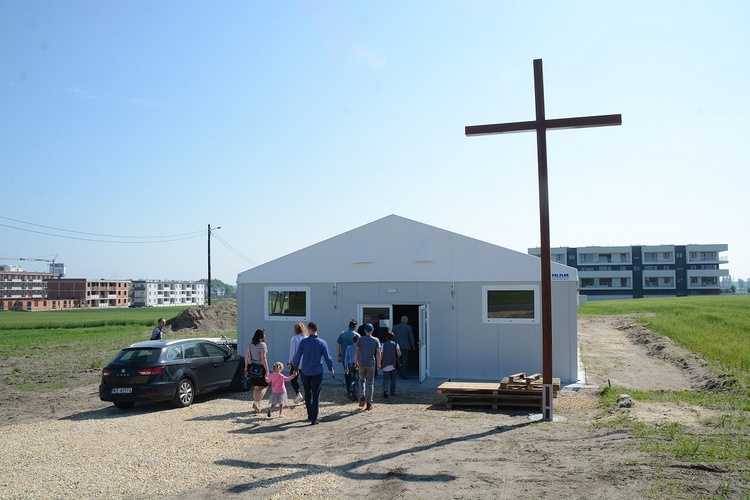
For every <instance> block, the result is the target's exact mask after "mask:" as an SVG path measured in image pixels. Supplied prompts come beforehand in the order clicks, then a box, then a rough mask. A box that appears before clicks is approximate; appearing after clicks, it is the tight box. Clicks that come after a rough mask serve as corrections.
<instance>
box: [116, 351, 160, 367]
mask: <svg viewBox="0 0 750 500" xmlns="http://www.w3.org/2000/svg"><path fill="white" fill-rule="evenodd" d="M160 354H161V349H123V350H122V351H120V352H119V353H118V354H117V356H115V359H113V360H112V362H113V363H120V364H129V365H147V364H151V363H156V362H157V361H159V355H160Z"/></svg>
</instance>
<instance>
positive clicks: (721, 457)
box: [579, 295, 750, 498]
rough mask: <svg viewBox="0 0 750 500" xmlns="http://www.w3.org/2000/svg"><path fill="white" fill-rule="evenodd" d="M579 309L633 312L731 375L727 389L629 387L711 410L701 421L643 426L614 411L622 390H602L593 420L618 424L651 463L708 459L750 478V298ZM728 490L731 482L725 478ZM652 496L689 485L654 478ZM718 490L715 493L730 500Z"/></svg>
mask: <svg viewBox="0 0 750 500" xmlns="http://www.w3.org/2000/svg"><path fill="white" fill-rule="evenodd" d="M579 314H591V315H596V314H599V315H621V314H627V315H633V318H634V320H635V321H637V322H639V323H641V324H643V325H644V326H646V327H648V328H649V329H651V330H653V331H655V332H657V333H661V334H663V335H666V336H667V337H669V338H671V339H672V340H674V341H675V342H677V343H678V344H680V345H682V346H683V347H685V348H686V349H688V350H690V351H692V352H694V353H696V354H700V355H701V356H702V357H703V358H704V359H705V360H707V361H708V362H709V363H710V365H711V366H712V368H713V369H714V370H715V371H716V372H717V373H726V374H729V375H730V377H731V379H730V381H731V382H732V383H731V384H730V386H731V388H732V389H731V390H727V391H638V390H632V389H628V391H627V392H628V394H629V395H630V396H631V397H632V398H633V399H634V400H636V401H641V402H648V403H681V404H686V405H691V406H697V407H703V408H709V409H711V410H714V411H715V412H716V416H715V417H712V418H707V419H705V420H703V421H702V422H701V425H700V426H699V427H692V426H686V425H684V424H681V423H679V422H670V423H667V424H647V423H644V422H641V421H638V420H636V419H633V418H631V417H629V416H628V415H627V414H623V413H618V412H614V411H613V409H614V408H615V407H616V405H617V398H618V396H619V395H620V394H621V393H622V392H623V389H622V388H618V387H611V388H607V389H606V390H604V391H603V392H602V396H601V407H602V409H603V410H604V411H605V412H607V413H606V414H613V415H617V417H615V418H612V419H607V418H602V419H601V420H599V421H598V422H597V424H595V425H598V426H605V427H609V428H612V429H618V430H624V431H626V432H628V434H630V435H631V436H633V437H634V438H635V440H636V442H637V443H638V447H639V449H640V450H641V451H643V452H646V453H647V454H648V455H649V456H650V457H652V460H653V463H654V464H655V466H657V467H662V466H664V465H663V464H668V463H672V462H675V463H688V464H713V465H715V466H718V467H719V470H721V469H722V468H724V469H726V470H734V471H738V472H739V473H740V476H741V477H742V480H743V482H745V483H747V482H748V481H750V391H749V390H748V388H749V387H750V296H747V295H744V296H723V295H722V296H717V297H700V298H699V297H695V298H686V297H680V298H664V299H639V300H621V301H600V302H589V304H588V305H586V306H585V307H581V308H580V309H579ZM726 490H727V491H730V487H729V485H728V484H727V488H726ZM647 493H648V494H649V496H651V497H653V498H663V497H665V496H673V495H677V496H678V497H681V496H682V495H686V494H688V493H689V491H687V490H685V487H684V486H681V485H676V484H674V483H673V482H671V481H668V480H664V481H662V482H657V483H656V484H655V486H654V488H653V489H652V490H651V491H649V492H647ZM728 497H729V496H727V495H724V494H722V493H721V492H719V495H718V496H717V497H716V498H728Z"/></svg>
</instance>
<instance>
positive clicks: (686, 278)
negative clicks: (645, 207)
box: [528, 244, 729, 300]
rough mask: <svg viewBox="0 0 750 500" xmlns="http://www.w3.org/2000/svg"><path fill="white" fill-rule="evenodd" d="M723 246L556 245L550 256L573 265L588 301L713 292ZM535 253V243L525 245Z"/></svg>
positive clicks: (724, 273) (717, 287)
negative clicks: (533, 246)
mask: <svg viewBox="0 0 750 500" xmlns="http://www.w3.org/2000/svg"><path fill="white" fill-rule="evenodd" d="M728 248H729V247H728V245H725V244H717V245H634V246H606V247H593V246H592V247H578V248H575V247H558V248H553V249H551V259H552V261H553V262H559V263H560V264H565V265H568V266H570V267H575V268H576V269H578V287H579V291H580V294H581V295H586V296H587V297H588V299H589V300H597V299H630V298H636V299H638V298H643V297H664V296H672V297H684V296H690V295H718V294H720V293H721V292H722V284H721V281H722V280H721V278H722V277H725V276H729V270H728V269H721V268H720V266H721V265H724V264H727V263H728V262H729V261H728V259H727V258H726V257H724V256H721V255H720V254H721V253H722V252H726V251H727V250H728ZM528 253H529V254H531V255H536V256H537V257H540V256H541V249H540V248H529V250H528Z"/></svg>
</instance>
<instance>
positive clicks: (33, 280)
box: [0, 265, 52, 311]
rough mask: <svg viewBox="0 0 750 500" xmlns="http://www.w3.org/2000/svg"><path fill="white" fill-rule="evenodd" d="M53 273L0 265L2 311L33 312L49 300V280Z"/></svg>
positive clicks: (0, 302) (0, 308)
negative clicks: (40, 303)
mask: <svg viewBox="0 0 750 500" xmlns="http://www.w3.org/2000/svg"><path fill="white" fill-rule="evenodd" d="M51 277H52V273H42V272H38V271H24V270H23V268H22V267H18V266H7V265H0V311H33V310H38V309H40V307H41V306H40V305H39V302H40V301H44V300H45V299H46V298H47V280H48V279H49V278H51Z"/></svg>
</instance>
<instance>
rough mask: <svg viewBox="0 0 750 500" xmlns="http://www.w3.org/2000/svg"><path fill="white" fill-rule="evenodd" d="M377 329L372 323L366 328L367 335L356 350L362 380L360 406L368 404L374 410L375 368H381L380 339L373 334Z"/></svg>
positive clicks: (362, 338) (361, 339) (359, 341)
mask: <svg viewBox="0 0 750 500" xmlns="http://www.w3.org/2000/svg"><path fill="white" fill-rule="evenodd" d="M374 330H375V328H373V326H372V324H371V323H367V324H366V325H365V328H364V332H365V335H364V336H363V337H361V338H360V339H359V340H358V341H357V347H356V350H355V352H354V357H355V359H356V362H357V364H356V368H357V370H358V371H359V380H360V398H359V406H360V408H361V407H363V406H365V404H367V409H368V410H372V397H373V394H374V393H375V370H378V369H380V362H381V358H380V341H379V340H378V339H377V338H375V337H373V336H372V332H373V331H374Z"/></svg>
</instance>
